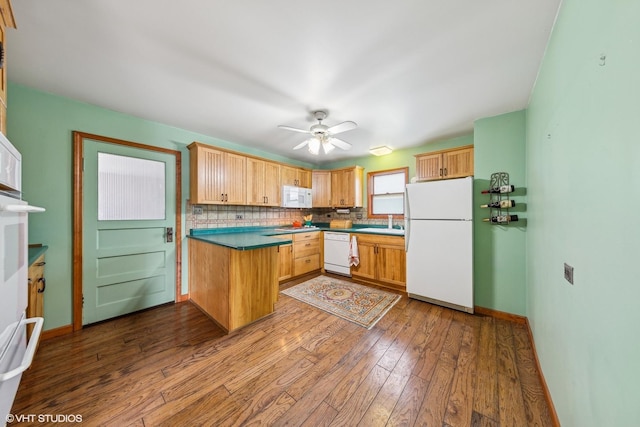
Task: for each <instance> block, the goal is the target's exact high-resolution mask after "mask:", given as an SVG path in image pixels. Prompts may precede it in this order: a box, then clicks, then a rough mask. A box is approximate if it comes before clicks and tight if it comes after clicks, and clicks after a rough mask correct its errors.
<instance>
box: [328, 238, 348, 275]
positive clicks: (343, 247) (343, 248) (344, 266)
mask: <svg viewBox="0 0 640 427" xmlns="http://www.w3.org/2000/svg"><path fill="white" fill-rule="evenodd" d="M324 269H325V271H330V272H332V273H338V274H343V275H345V276H349V277H351V267H350V266H349V233H336V232H332V231H325V232H324Z"/></svg>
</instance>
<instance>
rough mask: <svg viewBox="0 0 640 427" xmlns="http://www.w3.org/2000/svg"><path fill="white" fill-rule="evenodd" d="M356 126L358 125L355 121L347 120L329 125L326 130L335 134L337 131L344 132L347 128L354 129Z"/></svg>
mask: <svg viewBox="0 0 640 427" xmlns="http://www.w3.org/2000/svg"><path fill="white" fill-rule="evenodd" d="M357 127H358V124H357V123H356V122H352V121H348V122H342V123H338V124H337V125H334V126H331V127H330V128H329V129H327V131H328V132H329V133H330V134H332V135H335V134H337V133H341V132H346V131H348V130H352V129H355V128H357Z"/></svg>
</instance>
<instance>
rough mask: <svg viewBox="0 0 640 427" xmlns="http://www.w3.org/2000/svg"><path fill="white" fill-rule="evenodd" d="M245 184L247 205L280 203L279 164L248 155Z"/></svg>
mask: <svg viewBox="0 0 640 427" xmlns="http://www.w3.org/2000/svg"><path fill="white" fill-rule="evenodd" d="M246 184H247V204H248V205H256V206H279V205H280V165H279V164H277V163H273V162H268V161H264V160H260V159H254V158H251V157H248V158H247V179H246Z"/></svg>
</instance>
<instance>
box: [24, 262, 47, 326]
mask: <svg viewBox="0 0 640 427" xmlns="http://www.w3.org/2000/svg"><path fill="white" fill-rule="evenodd" d="M44 266H45V261H44V254H42V255H40V256H39V257H38V258H37V259H36V260H35V261H34V262H33V264H31V265H30V266H29V272H28V274H29V285H28V286H29V289H28V292H27V295H28V299H29V301H28V303H27V317H44V290H45V287H46V281H45V278H44ZM33 327H34V325H33V324H29V325H27V339H28V338H29V337H31V332H32V331H33Z"/></svg>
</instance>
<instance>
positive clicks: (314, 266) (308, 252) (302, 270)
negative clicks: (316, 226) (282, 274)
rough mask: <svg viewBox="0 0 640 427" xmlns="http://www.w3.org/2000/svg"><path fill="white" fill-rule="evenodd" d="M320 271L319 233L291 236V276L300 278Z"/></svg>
mask: <svg viewBox="0 0 640 427" xmlns="http://www.w3.org/2000/svg"><path fill="white" fill-rule="evenodd" d="M319 269H320V232H319V231H310V232H307V233H295V234H294V235H293V275H294V276H301V275H303V274H307V273H310V272H312V271H315V270H319Z"/></svg>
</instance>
